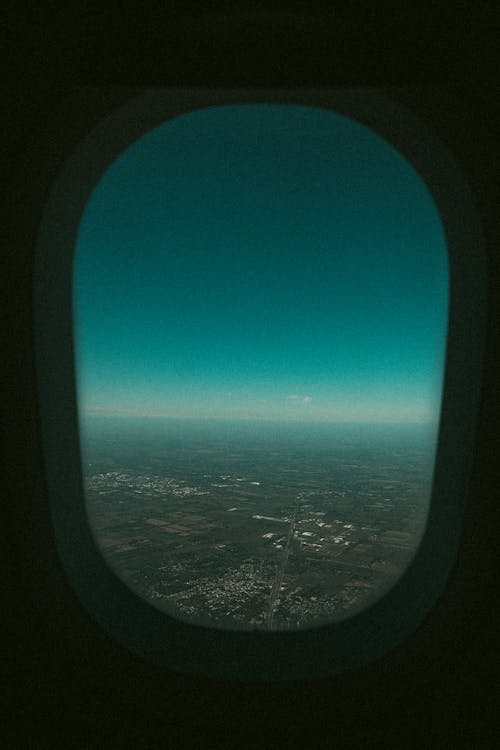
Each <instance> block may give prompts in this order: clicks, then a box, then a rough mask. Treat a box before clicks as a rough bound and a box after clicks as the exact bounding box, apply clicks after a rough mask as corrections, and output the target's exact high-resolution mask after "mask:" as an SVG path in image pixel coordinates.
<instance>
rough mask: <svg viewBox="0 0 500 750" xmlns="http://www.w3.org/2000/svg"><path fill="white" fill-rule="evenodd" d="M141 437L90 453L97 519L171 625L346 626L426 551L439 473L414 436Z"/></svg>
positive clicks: (406, 432) (116, 563)
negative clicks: (421, 546) (422, 543)
mask: <svg viewBox="0 0 500 750" xmlns="http://www.w3.org/2000/svg"><path fill="white" fill-rule="evenodd" d="M101 421H102V420H101ZM133 423H134V420H129V422H128V424H127V430H124V428H123V427H122V428H121V431H120V427H119V424H120V420H115V421H114V423H113V424H114V428H111V427H110V426H109V425H108V428H107V430H106V429H104V430H102V429H101V431H100V432H98V433H96V434H95V435H94V437H93V438H89V439H88V440H87V442H86V450H85V462H84V475H85V488H86V498H87V510H88V514H89V519H90V523H91V527H92V530H93V532H94V536H95V539H96V542H97V544H98V546H99V548H100V550H101V552H102V554H103V556H104V558H105V560H106V561H107V562H108V564H109V565H110V567H111V568H112V569H113V570H114V571H115V572H116V573H117V574H118V575H119V576H120V577H121V578H122V580H124V581H125V583H127V584H128V585H129V586H130V587H131V588H132V589H133V590H134V591H135V592H136V593H138V594H140V595H141V596H142V597H143V598H144V599H146V600H147V601H148V602H150V603H151V604H152V605H154V606H156V607H158V608H160V609H162V610H164V611H165V612H167V613H169V614H172V615H174V616H176V617H178V618H181V619H184V620H188V621H189V622H193V623H196V624H201V625H208V626H212V627H222V628H230V629H252V628H259V629H263V630H289V629H300V628H304V627H310V626H313V625H319V624H321V623H324V622H328V621H330V622H331V621H337V620H340V619H343V618H345V617H347V616H349V615H351V614H354V613H355V612H356V611H359V610H360V609H362V608H363V607H364V606H366V605H367V604H369V603H370V602H371V601H373V600H375V599H377V598H379V597H380V596H381V595H382V594H383V593H385V592H386V591H387V590H388V589H389V588H390V586H391V585H392V584H393V583H395V581H396V580H397V579H398V578H399V577H400V576H401V574H402V573H403V572H404V570H405V568H406V567H407V565H408V564H409V562H410V561H411V558H412V557H413V555H414V553H415V551H416V548H417V546H418V543H419V540H420V538H421V535H422V532H423V529H424V526H425V520H426V515H427V509H428V502H429V493H430V482H431V479H432V459H433V455H432V451H431V450H430V447H429V444H428V440H427V441H425V440H424V439H423V438H424V431H423V430H422V428H419V427H418V426H416V427H412V426H406V428H401V426H399V427H398V426H385V427H381V426H375V427H374V426H364V427H363V426H357V429H354V426H352V425H350V426H342V425H340V426H336V425H304V424H289V425H286V424H283V423H281V424H273V423H269V424H266V423H263V424H260V425H259V424H257V423H253V422H247V423H228V422H225V423H223V424H222V425H221V424H219V423H217V422H216V421H215V420H214V421H211V422H210V421H209V422H207V423H205V424H203V423H199V422H196V421H192V420H157V421H156V423H155V424H154V428H150V429H149V430H147V429H146V430H144V429H142V430H139V432H138V433H137V435H138V436H134V431H133V429H134V428H133ZM138 424H139V425H140V424H141V421H140V420H139V421H138ZM117 425H118V426H117Z"/></svg>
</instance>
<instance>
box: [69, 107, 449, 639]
mask: <svg viewBox="0 0 500 750" xmlns="http://www.w3.org/2000/svg"><path fill="white" fill-rule="evenodd" d="M73 297H74V300H73V301H74V340H75V356H76V366H77V393H78V409H79V422H80V435H81V445H82V461H83V475H84V482H85V493H86V507H87V512H88V518H89V522H90V526H91V529H92V532H93V535H94V538H95V541H96V543H97V545H98V547H99V549H100V550H101V552H102V555H103V557H104V559H105V560H106V561H107V563H108V564H109V566H110V567H111V568H112V569H113V570H114V571H115V572H116V574H117V575H118V576H119V577H120V578H121V579H122V580H123V581H124V582H125V583H126V584H127V585H128V586H129V587H130V588H132V589H133V590H134V591H135V592H137V593H138V594H139V595H141V596H142V597H144V598H145V599H146V600H147V601H149V602H150V603H151V604H152V605H153V606H155V607H157V608H159V609H162V610H164V611H166V612H168V613H169V614H173V615H174V616H176V617H178V618H180V619H183V620H188V621H190V622H194V623H200V624H204V625H208V626H213V627H219V628H230V629H246V630H248V629H253V628H258V629H262V630H289V629H296V628H299V629H302V628H307V627H310V626H312V625H317V624H321V623H322V622H325V621H337V620H341V619H344V618H345V617H348V616H349V615H351V614H354V613H356V612H358V611H360V609H362V608H364V607H366V606H367V605H368V604H370V602H373V601H374V600H375V599H377V598H380V597H381V596H382V595H383V594H384V593H385V592H386V591H387V590H388V589H389V588H390V587H391V586H392V585H393V584H394V583H395V582H396V581H397V579H398V578H399V577H400V576H401V575H402V573H403V572H404V570H405V569H406V568H407V566H408V564H409V563H410V561H411V559H412V557H413V555H414V554H415V551H416V549H417V547H418V544H419V540H420V538H421V536H422V533H423V530H424V528H425V523H426V518H427V513H428V507H429V500H430V490H431V483H432V474H433V468H434V453H435V447H436V439H437V429H438V423H439V415H440V406H441V391H442V380H443V367H444V359H445V346H446V330H447V318H448V261H447V251H446V241H445V237H444V232H443V227H442V224H441V221H440V218H439V215H438V212H437V209H436V206H435V204H434V202H433V200H432V198H431V196H430V193H429V191H428V189H427V187H426V185H425V183H424V182H423V180H422V179H421V177H420V176H419V174H418V173H417V172H416V171H415V169H414V168H413V167H412V166H411V165H410V163H409V162H408V161H407V160H406V159H405V158H404V157H403V156H402V155H401V154H400V153H399V152H398V151H397V150H396V149H395V148H394V147H393V146H392V145H390V144H389V143H388V142H386V141H385V140H384V139H383V138H381V137H380V136H379V135H377V134H376V133H374V132H373V131H371V130H370V129H369V128H367V127H366V126H363V125H361V124H359V123H358V122H356V121H355V120H353V119H351V118H349V117H346V116H343V115H340V114H336V113H334V112H331V111H328V110H325V109H321V108H316V107H306V106H292V105H282V104H242V105H228V106H216V107H208V108H205V109H200V110H196V111H193V112H190V113H188V114H184V115H182V116H179V117H176V118H174V119H171V120H168V121H166V122H165V123H163V124H162V125H160V126H158V127H156V128H154V129H153V130H151V131H149V132H148V133H147V134H146V135H144V136H142V137H141V138H140V139H139V140H137V141H135V142H134V143H133V144H132V145H130V146H129V147H128V148H127V149H126V150H125V151H124V152H122V154H121V155H120V156H119V157H118V158H117V159H116V160H115V161H114V163H113V164H112V165H111V167H110V168H109V169H108V170H107V171H106V173H105V174H104V175H103V177H102V178H101V180H100V181H99V182H98V183H97V185H96V187H95V189H94V191H93V193H92V195H91V197H90V199H89V201H88V202H87V204H86V206H85V210H84V213H83V217H82V220H81V223H80V226H79V232H78V238H77V246H76V252H75V260H74V290H73Z"/></svg>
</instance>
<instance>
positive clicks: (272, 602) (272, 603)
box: [266, 495, 301, 630]
mask: <svg viewBox="0 0 500 750" xmlns="http://www.w3.org/2000/svg"><path fill="white" fill-rule="evenodd" d="M300 497H301V496H300V495H299V497H297V500H296V501H295V507H294V510H293V516H292V518H291V519H290V528H289V530H288V538H287V540H286V545H285V549H284V551H283V558H282V560H281V565H279V566H278V567H277V570H276V578H275V580H274V584H273V587H272V589H271V595H270V597H269V608H268V610H267V616H266V620H267V629H268V630H272V629H273V624H274V613H275V611H276V605H277V599H278V598H279V595H280V589H281V585H282V581H283V576H284V575H285V570H286V566H287V564H288V556H289V554H290V545H291V543H292V539H293V532H294V531H295V523H296V520H297V512H298V510H299V501H300Z"/></svg>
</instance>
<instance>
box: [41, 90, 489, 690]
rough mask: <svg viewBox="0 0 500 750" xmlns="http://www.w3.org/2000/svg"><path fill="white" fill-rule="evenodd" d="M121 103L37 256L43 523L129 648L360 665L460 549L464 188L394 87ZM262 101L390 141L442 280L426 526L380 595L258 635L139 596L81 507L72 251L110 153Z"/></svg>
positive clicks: (473, 292) (65, 176)
mask: <svg viewBox="0 0 500 750" xmlns="http://www.w3.org/2000/svg"><path fill="white" fill-rule="evenodd" d="M119 99H120V102H119V104H118V106H117V107H116V108H115V109H114V110H113V111H112V112H111V113H110V114H108V115H107V116H106V117H104V118H103V117H102V116H100V117H98V118H97V119H96V120H95V121H94V122H92V123H90V128H89V131H88V132H87V134H86V135H85V136H84V137H83V138H82V139H81V140H80V141H79V143H78V145H77V146H76V148H74V149H73V151H72V153H71V154H70V156H69V157H68V158H67V159H66V160H65V161H64V164H63V166H62V168H61V169H60V171H59V173H58V175H57V177H56V178H55V180H54V181H53V183H52V185H51V189H50V193H49V195H48V199H47V201H46V204H45V208H44V211H43V215H42V219H41V222H40V226H39V232H38V238H37V246H36V252H35V273H34V289H33V294H34V317H35V353H36V373H37V388H38V394H39V403H40V420H41V429H42V436H43V451H44V461H45V465H46V470H47V481H48V491H49V502H50V509H51V517H52V525H53V529H54V534H55V540H56V546H57V549H58V553H59V556H60V559H61V562H62V565H63V569H64V571H65V574H66V576H67V578H68V581H69V583H70V584H71V586H72V588H73V590H74V591H75V593H76V595H77V596H78V598H79V600H80V602H81V603H82V604H83V606H84V607H85V609H86V610H87V611H88V612H89V614H90V615H91V616H92V617H93V618H94V619H95V620H96V621H97V622H98V623H99V624H100V625H101V627H102V628H103V629H104V630H105V631H106V632H107V633H108V634H109V635H111V636H112V637H113V638H115V639H117V640H118V641H119V642H120V643H122V644H123V645H124V646H125V647H126V648H128V649H130V650H131V651H132V652H134V653H136V654H139V655H140V656H142V657H145V658H146V659H148V660H151V661H153V662H154V663H156V664H160V665H164V666H167V667H169V668H172V669H176V670H178V671H181V672H185V673H188V674H193V675H197V676H204V677H213V678H219V679H220V678H222V679H238V680H256V681H266V680H284V679H311V678H319V677H331V676H333V675H335V674H338V673H341V672H344V671H347V670H352V669H355V668H357V667H360V666H361V665H364V664H366V663H368V662H370V661H373V660H374V659H376V658H378V657H380V656H382V655H383V654H385V653H387V652H388V651H389V650H391V649H392V648H394V647H395V646H396V645H397V644H398V643H400V642H402V641H403V640H405V639H406V638H408V637H409V636H410V635H411V633H412V632H414V631H415V629H416V628H417V627H418V625H419V624H420V623H421V622H422V621H423V619H424V618H425V616H426V615H427V614H428V613H429V612H430V611H431V609H432V608H433V606H434V605H435V603H436V602H437V601H438V599H439V597H440V596H441V595H442V593H443V591H444V590H445V587H446V581H447V580H448V577H449V575H450V572H451V570H452V567H453V564H454V561H455V558H456V554H457V551H458V545H459V538H460V532H461V527H462V519H463V514H464V508H465V501H466V494H467V485H468V481H469V477H470V472H471V465H472V451H473V446H474V438H475V430H476V424H477V419H478V412H479V405H480V395H481V394H480V384H481V375H482V367H483V358H484V346H485V336H484V330H485V321H486V265H485V263H486V261H485V252H484V247H483V238H482V228H481V222H480V219H479V215H478V212H477V210H476V208H475V206H474V201H473V196H472V194H471V191H470V189H469V186H468V184H467V182H466V179H465V177H464V176H463V174H462V173H461V172H460V170H459V169H458V167H457V165H456V164H455V161H454V159H453V156H452V154H451V153H450V151H449V150H448V149H447V148H446V146H445V145H444V144H443V143H442V142H441V140H440V139H439V138H438V137H437V135H436V134H435V133H433V132H432V131H431V130H430V128H429V127H428V126H427V125H426V124H425V123H424V122H423V121H421V120H420V119H419V118H418V117H417V116H415V115H414V114H413V113H412V112H411V111H410V110H409V109H408V108H407V107H406V106H404V105H402V104H401V103H400V102H399V101H398V100H397V98H396V97H395V96H388V95H387V94H386V93H384V92H382V91H379V90H375V89H353V90H340V91H335V90H325V89H320V90H313V89H307V90H306V89H286V90H268V89H258V90H244V89H242V90H225V89H218V90H217V89H216V90H201V91H195V90H180V89H150V90H145V91H137V90H133V91H130V92H123V91H122V92H121V94H120V97H119ZM264 102H273V103H280V104H295V105H303V106H312V107H321V108H324V109H329V110H331V111H333V112H335V113H338V114H342V115H345V116H347V117H350V118H352V119H354V120H356V121H358V122H360V123H361V124H363V125H365V126H368V127H369V128H371V129H372V130H373V131H374V132H376V133H377V134H378V135H380V136H381V137H382V138H384V139H385V140H386V141H388V142H389V143H391V144H392V145H393V146H394V147H395V148H397V149H398V151H400V153H401V154H402V155H403V156H404V157H405V158H406V159H407V160H408V161H409V162H410V164H412V166H413V167H414V168H415V169H416V171H417V172H418V174H419V175H420V177H421V179H422V180H423V181H424V182H425V184H426V185H427V187H428V189H429V191H430V193H431V195H432V198H433V200H434V202H435V204H436V206H437V209H438V212H439V214H440V217H441V220H442V223H443V227H444V231H445V235H446V240H447V245H448V256H449V282H450V286H449V317H448V335H447V343H446V360H445V372H444V380H443V394H442V404H441V418H440V424H439V434H438V443H437V450H436V458H435V471H434V479H433V485H432V494H431V500H430V504H429V516H428V523H427V527H426V530H425V532H424V535H423V537H422V539H421V541H420V544H419V547H418V549H417V552H416V555H415V557H414V558H413V560H412V562H411V563H410V565H409V566H408V568H407V569H406V571H405V573H404V574H403V575H402V577H401V578H400V579H399V580H398V581H397V582H396V584H395V585H394V586H393V587H392V588H391V589H390V590H389V591H388V592H387V593H386V594H385V595H384V596H382V598H381V599H379V600H378V601H376V602H375V603H373V604H372V605H371V606H369V607H367V608H366V609H365V610H362V611H361V612H359V613H357V614H355V615H354V616H353V617H351V618H349V619H346V620H342V621H340V622H338V623H331V624H328V625H322V626H320V627H316V628H311V629H309V630H303V631H296V632H265V633H263V632H238V631H228V630H218V629H212V628H205V627H200V626H196V625H193V624H189V623H186V622H184V621H181V620H177V619H175V618H173V617H170V616H169V615H167V614H166V613H164V612H161V611H160V610H158V609H156V608H155V607H153V606H152V605H150V604H148V603H147V602H146V601H145V600H143V599H141V598H140V597H139V596H138V595H137V594H135V593H134V592H133V591H132V590H131V589H129V588H128V587H127V586H126V584H125V583H123V582H122V581H121V580H120V579H119V578H118V577H117V576H116V575H115V574H114V573H113V572H112V571H111V569H110V568H109V567H108V565H107V564H106V563H105V561H104V558H103V557H102V555H101V553H100V551H99V549H98V547H97V546H96V544H95V542H94V539H93V536H92V533H91V530H90V527H89V523H88V520H87V516H86V509H85V496H84V491H83V484H82V477H81V464H80V446H79V427H78V416H77V414H78V413H77V402H76V387H75V372H74V352H73V316H72V302H73V300H72V265H73V264H72V260H73V250H74V248H75V246H76V237H77V232H78V227H79V222H80V218H81V215H82V213H83V210H84V207H85V205H86V202H87V200H88V198H89V196H90V194H91V192H92V190H93V189H94V187H95V185H96V183H97V182H98V181H99V179H100V178H101V176H102V175H103V173H104V172H105V171H106V170H107V168H108V167H109V166H110V164H111V163H112V161H113V160H114V159H115V158H116V157H117V156H118V155H119V154H120V153H121V152H122V151H123V150H124V149H125V148H126V147H127V146H128V145H129V144H130V143H132V142H133V141H135V140H136V139H137V138H139V137H140V136H141V135H143V134H144V133H146V132H147V131H148V130H150V129H151V128H153V127H155V126H156V125H159V124H161V123H162V122H164V121H165V120H167V119H169V118H172V117H176V116H178V115H180V114H183V113H185V112H189V111H193V110H196V109H200V108H204V107H207V106H217V105H224V104H244V103H264ZM54 392H56V393H57V396H58V397H57V399H54V398H53V394H54ZM61 467H63V469H61ZM417 592H418V595H417Z"/></svg>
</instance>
